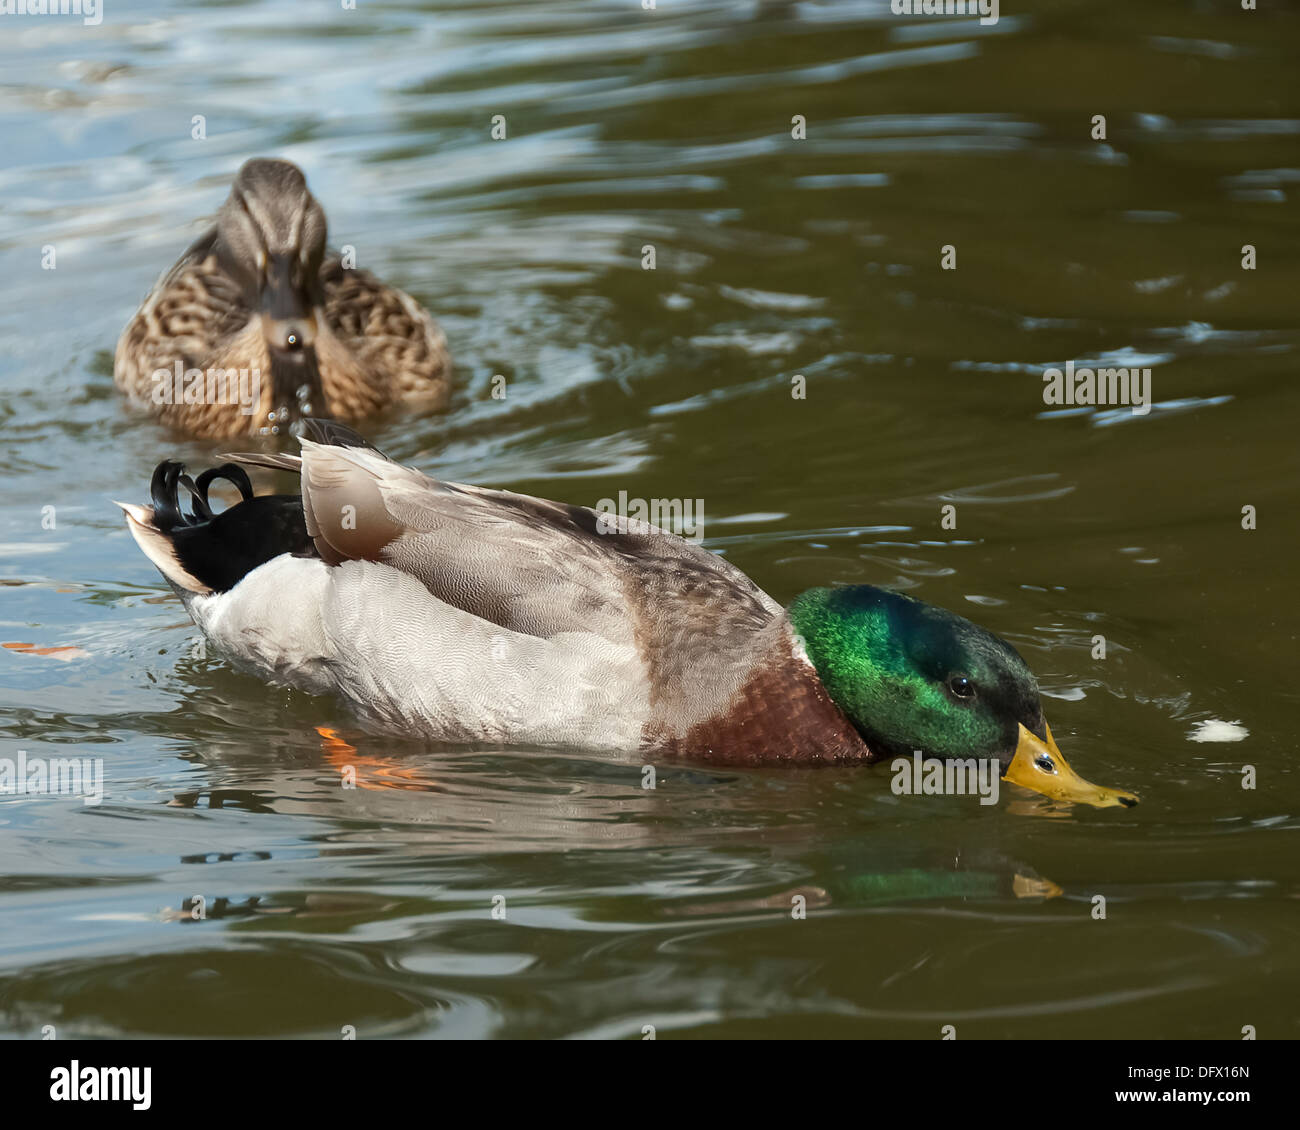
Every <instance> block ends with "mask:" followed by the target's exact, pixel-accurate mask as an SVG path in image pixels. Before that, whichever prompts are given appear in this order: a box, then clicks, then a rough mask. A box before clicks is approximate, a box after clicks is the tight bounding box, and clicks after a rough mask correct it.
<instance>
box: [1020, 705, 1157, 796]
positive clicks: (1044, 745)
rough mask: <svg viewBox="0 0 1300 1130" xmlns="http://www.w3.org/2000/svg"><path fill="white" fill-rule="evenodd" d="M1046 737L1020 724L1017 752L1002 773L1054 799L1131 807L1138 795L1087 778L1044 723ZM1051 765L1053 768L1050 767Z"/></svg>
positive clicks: (1027, 787)
mask: <svg viewBox="0 0 1300 1130" xmlns="http://www.w3.org/2000/svg"><path fill="white" fill-rule="evenodd" d="M1043 732H1044V733H1045V734H1046V735H1047V736H1046V738H1040V737H1037V736H1036V735H1034V734H1032V733H1031V732H1030V731H1029V730H1028V729H1027V728H1026V727H1025V726H1023V725H1022V726H1021V727H1020V739H1019V741H1018V742H1017V744H1016V752H1015V754H1014V755H1013V756H1012V758H1011V764H1010V765H1009V766H1007V771H1006V773H1004V774H1003V776H1002V779H1003V780H1004V781H1010V782H1011V783H1012V784H1013V785H1021V786H1022V787H1024V788H1026V789H1033V791H1034V792H1036V793H1042V794H1043V795H1044V796H1049V797H1051V798H1052V799H1053V800H1066V801H1070V802H1072V803H1075V804H1091V805H1093V806H1094V807H1095V808H1112V807H1114V806H1115V805H1123V806H1124V807H1126V808H1132V807H1133V805H1135V804H1137V802H1138V798H1137V797H1135V796H1134V795H1133V794H1132V793H1126V792H1124V791H1123V790H1121V789H1103V788H1102V787H1101V786H1100V785H1094V784H1092V783H1091V782H1089V781H1085V780H1084V779H1083V778H1082V777H1080V776H1079V774H1078V773H1076V772H1075V771H1074V770H1073V769H1071V768H1070V763H1069V762H1068V761H1066V760H1065V758H1064V757H1062V756H1061V751H1060V750H1059V749H1057V748H1056V739H1055V738H1053V737H1052V728H1051V727H1050V726H1046V725H1045V726H1044V727H1043ZM1049 765H1050V768H1049V767H1048V766H1049Z"/></svg>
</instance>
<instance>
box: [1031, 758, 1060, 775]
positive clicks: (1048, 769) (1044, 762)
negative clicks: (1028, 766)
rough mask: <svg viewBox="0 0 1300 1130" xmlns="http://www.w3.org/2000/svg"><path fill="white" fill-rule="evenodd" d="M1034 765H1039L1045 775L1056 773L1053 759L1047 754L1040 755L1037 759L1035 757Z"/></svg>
mask: <svg viewBox="0 0 1300 1130" xmlns="http://www.w3.org/2000/svg"><path fill="white" fill-rule="evenodd" d="M1034 764H1035V765H1037V766H1038V768H1039V769H1041V770H1042V771H1043V772H1044V773H1055V772H1056V766H1055V765H1054V764H1052V759H1051V758H1050V757H1048V756H1047V754H1045V753H1040V754H1039V755H1038V756H1037V757H1035V758H1034Z"/></svg>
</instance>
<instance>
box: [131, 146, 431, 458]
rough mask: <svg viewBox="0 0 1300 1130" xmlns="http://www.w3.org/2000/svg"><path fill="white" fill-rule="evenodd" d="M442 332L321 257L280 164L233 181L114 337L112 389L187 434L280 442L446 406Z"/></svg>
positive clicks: (407, 304) (294, 175) (310, 218)
mask: <svg viewBox="0 0 1300 1130" xmlns="http://www.w3.org/2000/svg"><path fill="white" fill-rule="evenodd" d="M450 375H451V360H450V358H449V356H448V354H447V342H446V338H445V337H444V336H443V333H442V330H440V329H439V328H438V327H437V325H435V324H434V321H433V319H432V318H430V317H429V315H428V314H427V313H426V312H425V311H424V310H423V309H422V308H421V307H420V306H419V304H418V303H417V302H416V301H415V300H414V299H413V298H411V297H410V296H409V295H407V294H403V293H402V292H401V291H400V290H397V289H396V288H395V287H391V286H387V285H385V284H384V283H382V282H380V281H379V280H378V279H377V278H375V277H374V275H372V274H370V273H369V272H367V271H362V270H358V269H355V268H348V267H346V266H345V265H344V263H343V261H342V260H341V259H340V257H339V256H338V255H337V254H334V253H330V252H327V251H326V248H325V213H324V211H323V210H322V209H321V206H320V205H319V204H318V203H317V202H316V200H315V199H314V198H313V196H312V194H311V193H310V192H308V191H307V181H306V179H305V178H304V177H303V175H302V172H301V170H299V169H298V167H297V166H296V165H291V164H290V163H289V162H288V161H273V160H267V159H265V158H258V159H255V160H252V161H249V162H247V163H246V164H245V165H244V166H243V168H241V169H240V170H239V173H238V174H237V175H236V177H235V183H234V184H233V185H232V186H231V189H230V196H229V198H228V199H227V200H226V202H225V203H224V204H223V205H222V206H221V210H220V212H218V213H217V222H216V224H215V226H213V227H212V228H211V229H210V230H209V231H208V232H207V233H206V234H204V235H203V236H202V238H200V239H199V240H198V242H197V243H195V244H194V245H193V246H192V247H191V248H190V249H189V250H188V251H186V252H185V254H184V255H182V256H181V258H180V261H179V262H178V263H177V264H176V265H175V266H174V267H172V269H171V270H170V271H168V272H167V274H165V275H164V276H163V277H162V278H161V279H160V280H159V281H158V282H157V283H156V284H155V286H154V288H153V290H152V291H151V292H150V294H149V296H148V297H147V298H146V299H145V300H144V304H143V305H142V306H141V307H140V309H139V310H138V311H137V312H136V314H135V317H133V318H132V319H131V321H130V323H128V325H127V327H126V329H125V330H123V331H122V337H121V339H120V340H119V341H118V343H117V356H116V358H115V360H114V363H113V377H114V380H115V381H116V382H117V385H118V387H119V388H121V389H122V390H123V391H124V392H125V393H126V394H127V395H128V396H129V397H130V398H131V400H132V402H134V403H135V404H137V405H139V406H140V407H143V408H145V409H147V410H148V411H150V412H152V413H153V414H154V415H156V416H158V417H159V418H161V419H162V420H164V421H166V422H167V423H169V424H174V425H177V426H179V427H182V428H184V429H185V430H187V431H189V432H192V433H193V434H195V435H200V436H209V437H214V438H215V437H228V436H235V435H250V434H251V435H257V434H265V433H268V432H278V431H281V430H284V429H285V428H286V427H287V425H288V424H290V423H291V422H292V421H294V420H297V419H299V418H301V417H303V416H307V415H317V416H321V415H329V416H337V417H343V418H348V419H354V418H358V417H361V416H367V415H370V414H371V413H373V412H377V411H379V410H380V409H382V408H385V407H387V406H388V405H390V404H393V403H395V402H398V401H408V400H409V401H419V402H420V403H421V405H422V406H423V407H426V408H440V407H442V406H443V405H445V403H446V401H447V395H448V385H449V381H450Z"/></svg>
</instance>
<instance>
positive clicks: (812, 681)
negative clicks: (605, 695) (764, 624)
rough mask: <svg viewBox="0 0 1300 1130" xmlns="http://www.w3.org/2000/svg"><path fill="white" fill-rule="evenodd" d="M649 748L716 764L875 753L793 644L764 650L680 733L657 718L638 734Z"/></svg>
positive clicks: (804, 761)
mask: <svg viewBox="0 0 1300 1130" xmlns="http://www.w3.org/2000/svg"><path fill="white" fill-rule="evenodd" d="M642 744H643V748H644V749H645V750H646V752H648V753H657V754H663V755H665V756H668V757H675V758H683V759H689V760H692V761H703V762H709V763H711V764H715V765H766V764H782V763H784V764H790V763H796V764H800V765H843V764H865V763H870V762H872V761H875V760H877V755H876V754H875V753H873V752H872V750H871V749H869V748H868V746H867V743H866V742H864V741H863V740H862V737H861V736H860V735H859V734H858V732H857V730H856V729H854V727H853V724H852V723H851V722H850V721H849V720H848V718H847V717H845V715H844V712H843V711H842V710H841V709H840V708H839V707H838V706H836V705H835V703H834V701H832V699H831V696H830V695H829V694H828V693H827V692H826V688H825V687H824V686H823V685H822V682H821V680H820V679H819V678H817V674H816V671H815V670H814V669H813V668H812V667H811V666H810V665H809V664H807V663H806V662H804V661H803V660H802V659H798V658H796V657H795V655H794V654H793V653H792V651H791V650H790V639H789V637H788V636H786V635H784V633H783V636H782V639H781V642H780V643H778V644H777V646H775V647H773V648H772V649H771V650H769V651H768V652H767V653H766V654H765V656H764V657H763V659H762V660H761V661H760V662H758V663H756V664H755V665H754V667H753V668H752V672H751V674H750V676H749V678H748V679H747V680H746V681H745V682H744V683H743V684H742V685H741V687H740V689H739V690H738V691H736V693H735V694H734V695H733V696H732V697H731V699H730V700H729V701H728V702H726V703H725V704H722V705H721V706H720V708H719V709H718V711H717V712H716V713H715V714H713V715H712V716H710V717H708V718H706V719H704V720H703V721H701V722H697V723H695V724H694V725H693V726H691V727H690V728H689V729H687V730H686V731H685V732H683V733H680V734H674V733H671V732H668V731H667V730H666V729H665V728H664V727H663V726H662V725H661V724H657V725H652V726H647V729H646V733H644V734H643V735H642Z"/></svg>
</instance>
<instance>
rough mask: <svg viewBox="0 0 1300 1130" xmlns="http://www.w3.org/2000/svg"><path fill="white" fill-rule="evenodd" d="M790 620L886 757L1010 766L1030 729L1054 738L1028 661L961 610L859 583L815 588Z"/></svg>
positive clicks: (826, 680) (842, 702)
mask: <svg viewBox="0 0 1300 1130" xmlns="http://www.w3.org/2000/svg"><path fill="white" fill-rule="evenodd" d="M790 618H791V620H793V622H794V625H795V628H796V630H797V631H798V632H799V634H800V635H802V636H803V638H804V645H805V646H806V647H807V649H808V657H809V658H810V659H811V660H812V661H813V666H815V667H816V668H817V674H818V675H819V676H820V678H821V680H822V683H823V684H824V685H825V687H826V689H827V691H828V692H829V693H830V696H831V698H833V699H834V700H835V702H836V704H837V705H838V706H839V708H840V709H841V710H843V711H844V713H845V714H846V715H848V717H849V720H850V721H851V722H852V723H853V724H854V725H855V726H856V727H857V728H858V732H859V733H861V734H862V736H863V738H864V739H866V742H867V744H868V745H869V746H871V747H872V748H873V749H875V750H877V751H879V752H881V753H886V754H890V755H899V754H906V755H910V754H912V753H914V752H915V751H917V750H920V751H921V752H922V753H923V754H925V755H927V756H929V757H943V758H965V757H999V758H1003V765H1004V767H1005V765H1007V764H1009V763H1010V761H1011V755H1012V754H1013V753H1014V752H1015V748H1016V744H1017V741H1018V739H1019V728H1020V726H1021V725H1023V726H1024V727H1025V728H1026V729H1028V730H1029V731H1030V732H1031V733H1034V734H1037V735H1038V736H1039V737H1040V738H1041V737H1043V736H1044V724H1043V710H1042V706H1041V705H1040V704H1039V701H1038V683H1037V681H1036V680H1035V679H1034V676H1033V673H1032V672H1031V671H1030V670H1029V668H1028V667H1027V666H1026V665H1025V661H1024V660H1023V659H1021V658H1020V655H1019V653H1018V652H1017V651H1016V649H1015V648H1013V647H1012V646H1011V645H1010V644H1009V643H1007V642H1006V641H1005V640H1002V639H999V638H998V637H997V636H995V635H994V634H993V633H992V632H989V631H986V630H985V629H983V628H980V627H978V626H976V625H975V624H972V623H971V622H970V621H969V620H965V619H963V618H962V617H960V616H958V615H956V614H954V613H952V612H948V611H947V610H945V609H943V608H935V607H934V606H933V605H930V604H924V603H922V602H921V601H919V600H916V599H915V598H913V597H910V596H904V595H902V594H901V593H894V592H886V591H885V590H884V589H877V588H872V587H871V586H869V585H853V586H851V587H848V588H835V589H811V590H809V591H808V592H806V593H804V594H803V595H802V596H800V597H799V598H798V599H797V600H795V602H794V603H793V604H792V605H791V606H790Z"/></svg>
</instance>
